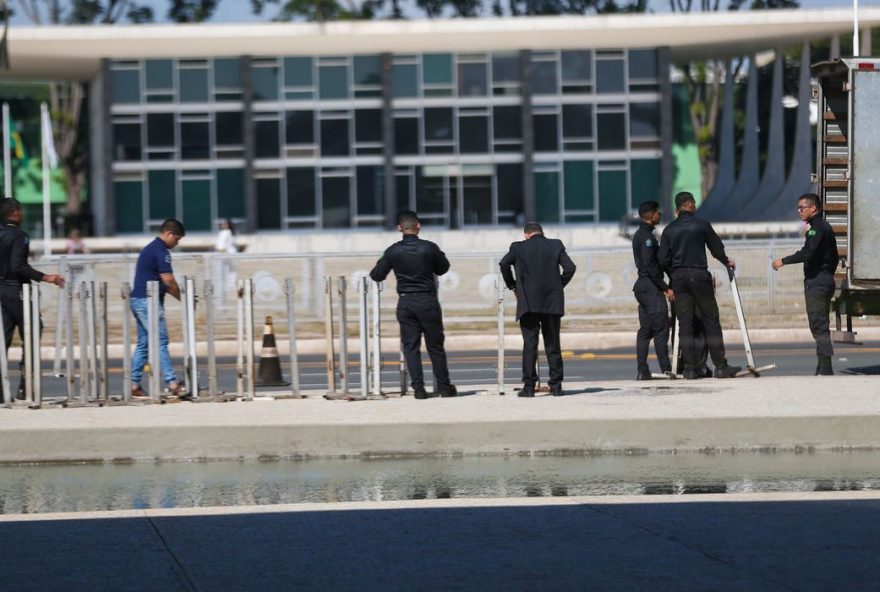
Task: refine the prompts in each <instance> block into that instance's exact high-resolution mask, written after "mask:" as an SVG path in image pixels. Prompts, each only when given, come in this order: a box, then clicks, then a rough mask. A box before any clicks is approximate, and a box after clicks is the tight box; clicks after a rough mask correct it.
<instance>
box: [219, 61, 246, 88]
mask: <svg viewBox="0 0 880 592" xmlns="http://www.w3.org/2000/svg"><path fill="white" fill-rule="evenodd" d="M214 86H215V87H216V88H241V86H242V85H241V60H240V59H239V58H217V59H215V60H214Z"/></svg>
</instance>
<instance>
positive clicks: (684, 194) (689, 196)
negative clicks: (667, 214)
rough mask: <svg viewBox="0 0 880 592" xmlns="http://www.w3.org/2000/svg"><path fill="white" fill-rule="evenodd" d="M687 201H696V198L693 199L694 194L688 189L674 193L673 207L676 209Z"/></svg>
mask: <svg viewBox="0 0 880 592" xmlns="http://www.w3.org/2000/svg"><path fill="white" fill-rule="evenodd" d="M688 202H694V203H697V200H696V199H694V194H693V193H691V192H690V191H680V192H678V193H677V194H675V208H676V209H678V208H680V207H681V206H683V205H684V204H686V203H688Z"/></svg>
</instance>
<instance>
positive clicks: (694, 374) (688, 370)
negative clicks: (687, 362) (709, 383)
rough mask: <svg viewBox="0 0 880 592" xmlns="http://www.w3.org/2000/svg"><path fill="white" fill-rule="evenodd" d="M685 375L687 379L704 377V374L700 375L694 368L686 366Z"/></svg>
mask: <svg viewBox="0 0 880 592" xmlns="http://www.w3.org/2000/svg"><path fill="white" fill-rule="evenodd" d="M683 376H684V379H685V380H696V379H698V378H702V376H700V374H699V373H698V372H697V371H696V370H694V369H693V368H685V369H684V374H683Z"/></svg>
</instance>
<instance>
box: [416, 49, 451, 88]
mask: <svg viewBox="0 0 880 592" xmlns="http://www.w3.org/2000/svg"><path fill="white" fill-rule="evenodd" d="M422 81H423V82H424V83H425V84H452V55H451V54H448V53H426V54H425V55H423V56H422Z"/></svg>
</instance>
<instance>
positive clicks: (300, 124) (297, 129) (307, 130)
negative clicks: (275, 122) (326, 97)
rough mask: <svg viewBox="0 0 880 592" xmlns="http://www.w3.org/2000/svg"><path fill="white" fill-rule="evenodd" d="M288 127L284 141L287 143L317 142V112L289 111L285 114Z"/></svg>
mask: <svg viewBox="0 0 880 592" xmlns="http://www.w3.org/2000/svg"><path fill="white" fill-rule="evenodd" d="M285 119H286V124H287V126H286V128H285V131H284V141H285V143H286V144H314V143H315V112H314V111H288V112H287V113H286V115H285Z"/></svg>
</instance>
